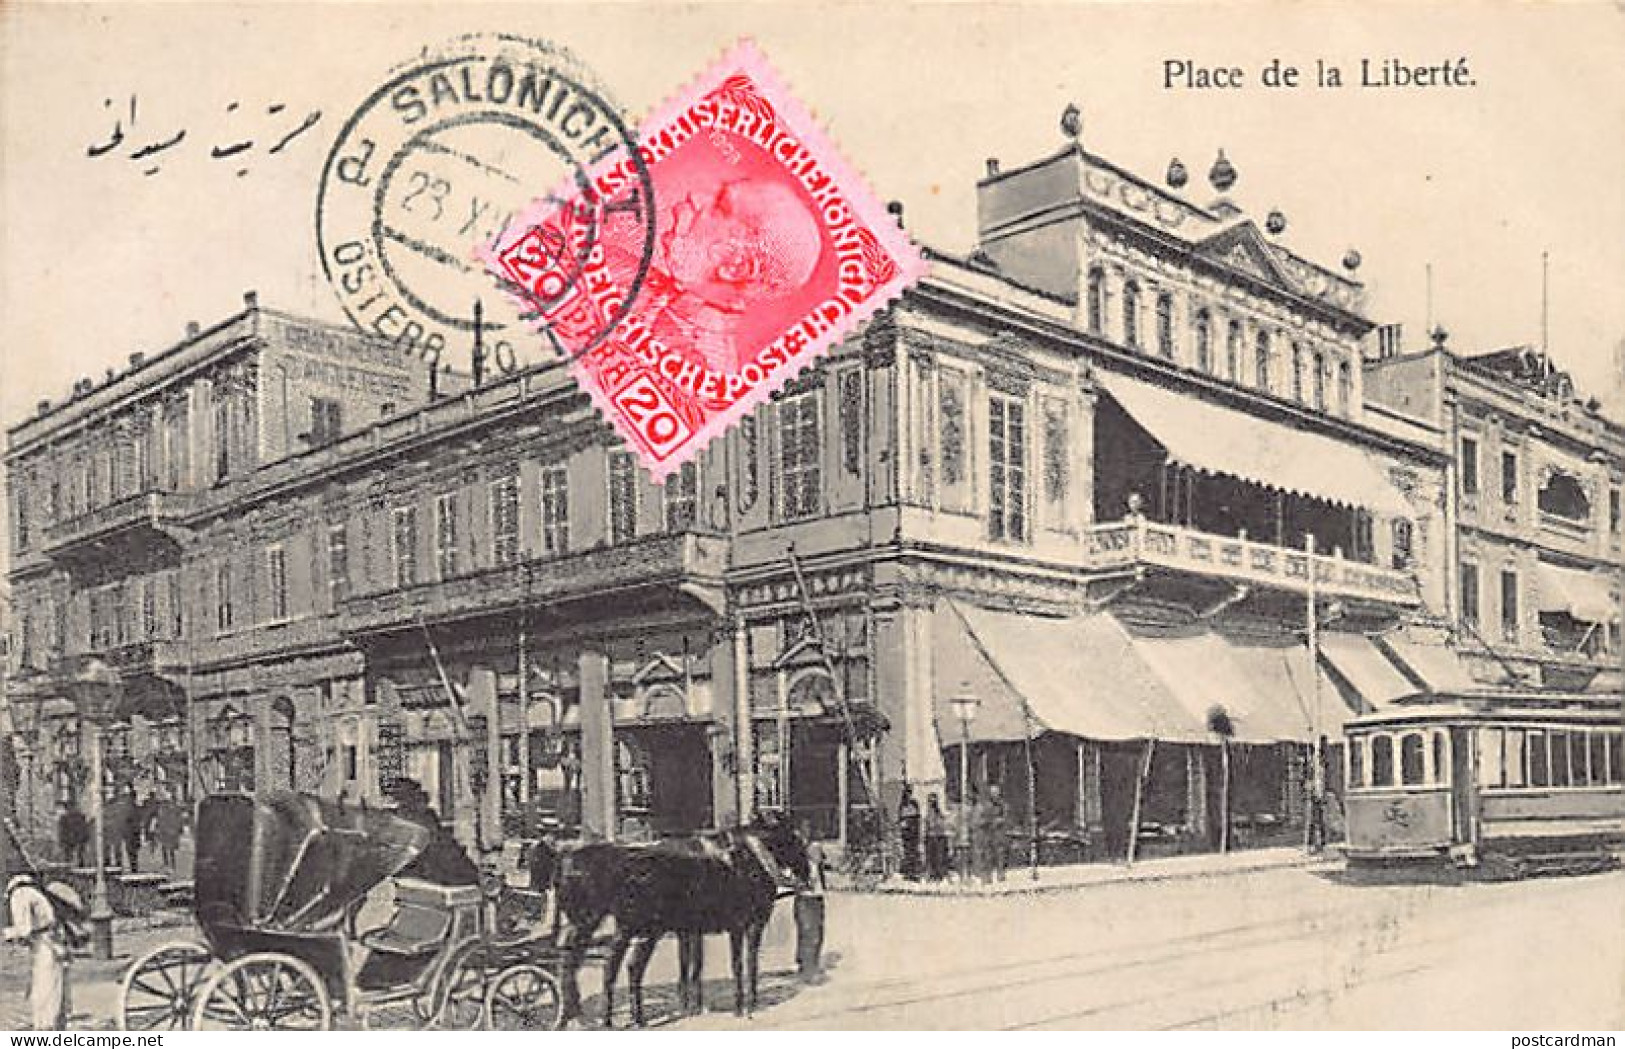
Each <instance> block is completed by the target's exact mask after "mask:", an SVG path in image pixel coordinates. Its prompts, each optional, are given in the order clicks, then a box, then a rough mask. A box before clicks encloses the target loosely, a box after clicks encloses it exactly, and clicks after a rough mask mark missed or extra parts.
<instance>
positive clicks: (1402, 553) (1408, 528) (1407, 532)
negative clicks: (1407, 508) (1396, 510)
mask: <svg viewBox="0 0 1625 1049" xmlns="http://www.w3.org/2000/svg"><path fill="white" fill-rule="evenodd" d="M1393 530H1394V567H1395V568H1398V569H1406V568H1409V567H1410V566H1411V559H1412V558H1413V557H1415V556H1416V536H1415V531H1414V529H1413V527H1412V525H1411V522H1410V520H1409V519H1407V518H1404V517H1396V518H1394V523H1393Z"/></svg>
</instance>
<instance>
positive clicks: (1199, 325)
mask: <svg viewBox="0 0 1625 1049" xmlns="http://www.w3.org/2000/svg"><path fill="white" fill-rule="evenodd" d="M1196 367H1197V368H1198V369H1199V370H1201V371H1204V372H1210V371H1212V370H1213V318H1212V316H1211V315H1210V314H1209V313H1208V311H1207V307H1205V306H1204V307H1203V308H1202V309H1199V310H1197V311H1196Z"/></svg>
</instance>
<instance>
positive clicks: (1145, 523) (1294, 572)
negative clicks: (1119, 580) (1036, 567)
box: [1084, 519, 1421, 606]
mask: <svg viewBox="0 0 1625 1049" xmlns="http://www.w3.org/2000/svg"><path fill="white" fill-rule="evenodd" d="M1084 556H1085V563H1086V566H1087V567H1089V568H1092V569H1097V570H1109V569H1113V568H1132V567H1137V566H1146V567H1153V568H1165V569H1171V570H1173V571H1180V572H1191V573H1195V574H1199V575H1206V576H1214V577H1218V578H1222V579H1227V580H1231V581H1234V582H1238V583H1250V584H1254V585H1259V586H1269V587H1276V588H1278V589H1283V590H1292V591H1299V592H1307V591H1308V589H1309V579H1310V576H1309V573H1310V572H1311V571H1313V572H1314V585H1315V590H1316V592H1317V593H1321V594H1325V595H1327V596H1334V597H1348V598H1361V599H1365V600H1369V601H1381V602H1386V603H1389V604H1401V605H1408V606H1412V605H1417V604H1420V600H1421V599H1420V596H1419V595H1418V592H1417V585H1416V579H1415V577H1414V576H1413V575H1411V573H1409V572H1403V571H1399V570H1396V569H1388V568H1380V567H1378V566H1376V565H1368V564H1363V563H1361V562H1359V561H1349V560H1346V559H1344V558H1341V557H1329V556H1326V555H1323V554H1315V555H1313V556H1311V555H1310V554H1309V553H1307V552H1306V551H1301V550H1290V549H1287V548H1285V547H1279V546H1271V545H1269V544H1266V543H1255V542H1252V541H1250V540H1246V539H1234V538H1229V537H1226V536H1218V535H1212V534H1209V533H1206V532H1198V531H1196V530H1194V529H1190V528H1182V527H1180V526H1178V525H1168V524H1161V523H1158V522H1156V521H1150V520H1145V519H1139V520H1126V521H1118V522H1114V523H1111V524H1103V525H1096V526H1095V527H1093V528H1091V529H1090V530H1089V531H1088V532H1087V533H1086V535H1085V555H1084Z"/></svg>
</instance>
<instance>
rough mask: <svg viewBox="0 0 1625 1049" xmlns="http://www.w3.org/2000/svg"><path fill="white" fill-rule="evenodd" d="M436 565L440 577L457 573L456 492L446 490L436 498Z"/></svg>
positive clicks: (448, 577)
mask: <svg viewBox="0 0 1625 1049" xmlns="http://www.w3.org/2000/svg"><path fill="white" fill-rule="evenodd" d="M434 566H435V572H436V577H437V578H439V579H452V578H454V577H455V576H456V575H457V493H456V492H446V493H444V494H442V495H438V496H436V497H435V500H434Z"/></svg>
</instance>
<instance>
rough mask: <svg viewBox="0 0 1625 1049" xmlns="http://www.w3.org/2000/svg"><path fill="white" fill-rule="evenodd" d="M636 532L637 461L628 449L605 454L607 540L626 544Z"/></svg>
mask: <svg viewBox="0 0 1625 1049" xmlns="http://www.w3.org/2000/svg"><path fill="white" fill-rule="evenodd" d="M637 534H638V464H637V462H636V460H634V459H633V458H632V453H631V452H610V453H609V541H610V542H611V543H629V542H631V541H632V539H633V538H634V537H635V536H636V535H637Z"/></svg>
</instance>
